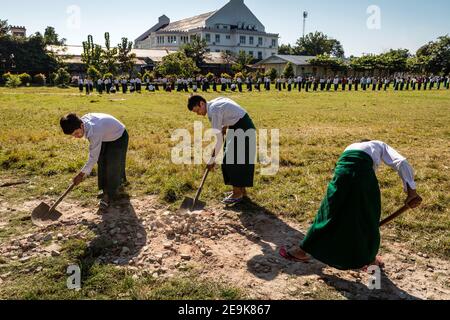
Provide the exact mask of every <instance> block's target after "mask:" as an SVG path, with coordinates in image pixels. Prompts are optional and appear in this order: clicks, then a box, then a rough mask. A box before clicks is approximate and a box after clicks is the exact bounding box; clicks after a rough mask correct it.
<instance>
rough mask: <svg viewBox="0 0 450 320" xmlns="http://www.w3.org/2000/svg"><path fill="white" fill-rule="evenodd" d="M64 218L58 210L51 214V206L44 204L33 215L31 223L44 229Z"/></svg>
mask: <svg viewBox="0 0 450 320" xmlns="http://www.w3.org/2000/svg"><path fill="white" fill-rule="evenodd" d="M61 217H62V213H60V212H59V211H57V210H53V211H52V212H50V206H49V205H47V204H46V203H44V202H42V203H41V204H40V205H39V206H37V207H36V208H35V209H34V210H33V212H32V213H31V221H32V222H33V224H34V225H36V226H38V227H44V226H46V225H49V224H51V223H53V222H55V221H58V220H59V219H60V218H61Z"/></svg>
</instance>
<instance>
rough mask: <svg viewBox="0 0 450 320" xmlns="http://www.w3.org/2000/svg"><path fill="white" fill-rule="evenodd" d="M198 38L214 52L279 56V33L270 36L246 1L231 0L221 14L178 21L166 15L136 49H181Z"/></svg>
mask: <svg viewBox="0 0 450 320" xmlns="http://www.w3.org/2000/svg"><path fill="white" fill-rule="evenodd" d="M195 36H198V37H200V38H201V39H204V40H206V43H207V44H208V50H209V51H210V52H233V53H239V52H240V51H245V52H246V53H248V54H250V55H252V56H253V57H254V58H255V59H258V60H262V59H265V58H267V57H270V56H272V55H274V54H277V53H278V34H271V33H267V32H266V28H265V27H264V25H263V24H262V23H261V22H260V21H259V20H258V18H256V16H255V15H254V14H253V13H252V12H251V10H250V9H249V8H248V7H247V6H246V5H245V4H244V0H230V2H228V4H226V5H225V6H224V7H222V8H221V9H219V10H217V11H213V12H209V13H205V14H202V15H199V16H195V17H192V18H188V19H184V20H180V21H176V22H170V19H169V18H168V17H167V16H165V15H163V16H161V17H160V18H159V22H158V23H157V24H156V25H155V26H154V27H152V28H151V29H150V30H148V31H147V32H145V33H144V34H143V35H141V36H140V37H139V38H137V39H136V40H135V48H137V49H167V50H177V49H179V48H180V46H181V45H183V44H185V43H188V42H189V41H191V40H192V39H193V37H195Z"/></svg>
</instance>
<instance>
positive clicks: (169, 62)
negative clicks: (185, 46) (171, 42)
mask: <svg viewBox="0 0 450 320" xmlns="http://www.w3.org/2000/svg"><path fill="white" fill-rule="evenodd" d="M198 71H200V69H199V68H197V66H196V65H195V62H194V60H193V59H192V58H189V57H188V56H186V54H185V53H184V52H183V51H179V52H175V53H172V54H169V55H167V56H165V57H164V58H163V59H162V62H161V63H160V64H159V65H158V67H157V72H158V73H160V74H161V75H163V76H165V77H167V76H181V77H184V78H189V77H192V76H193V75H194V74H195V73H196V72H198Z"/></svg>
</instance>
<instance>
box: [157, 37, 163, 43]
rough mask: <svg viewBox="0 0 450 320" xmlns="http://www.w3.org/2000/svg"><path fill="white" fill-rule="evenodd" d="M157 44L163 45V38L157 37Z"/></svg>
mask: <svg viewBox="0 0 450 320" xmlns="http://www.w3.org/2000/svg"><path fill="white" fill-rule="evenodd" d="M158 44H164V37H163V36H159V37H158Z"/></svg>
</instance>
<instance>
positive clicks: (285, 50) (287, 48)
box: [278, 44, 294, 55]
mask: <svg viewBox="0 0 450 320" xmlns="http://www.w3.org/2000/svg"><path fill="white" fill-rule="evenodd" d="M278 54H286V55H292V54H294V49H293V48H292V46H291V45H290V44H287V45H286V44H282V45H280V47H279V48H278Z"/></svg>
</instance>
